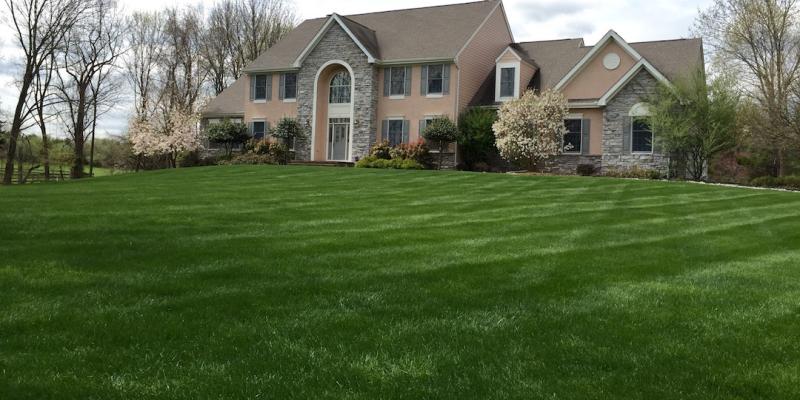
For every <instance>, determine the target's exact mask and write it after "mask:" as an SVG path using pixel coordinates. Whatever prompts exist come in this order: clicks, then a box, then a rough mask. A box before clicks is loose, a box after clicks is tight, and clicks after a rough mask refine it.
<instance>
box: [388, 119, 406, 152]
mask: <svg viewBox="0 0 800 400" xmlns="http://www.w3.org/2000/svg"><path fill="white" fill-rule="evenodd" d="M403 123H404V121H403V120H402V119H390V120H389V131H388V132H387V135H386V136H387V138H386V139H388V140H389V145H390V146H397V145H398V144H400V143H403Z"/></svg>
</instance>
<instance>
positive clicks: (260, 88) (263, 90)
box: [253, 75, 267, 100]
mask: <svg viewBox="0 0 800 400" xmlns="http://www.w3.org/2000/svg"><path fill="white" fill-rule="evenodd" d="M255 79H256V83H255V89H256V90H255V93H254V96H253V97H254V98H255V99H256V100H265V99H266V98H267V76H266V75H256V78H255Z"/></svg>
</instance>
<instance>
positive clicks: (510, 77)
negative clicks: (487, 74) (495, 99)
mask: <svg viewBox="0 0 800 400" xmlns="http://www.w3.org/2000/svg"><path fill="white" fill-rule="evenodd" d="M515 80H516V68H502V69H501V70H500V97H514V83H515V82H514V81H515Z"/></svg>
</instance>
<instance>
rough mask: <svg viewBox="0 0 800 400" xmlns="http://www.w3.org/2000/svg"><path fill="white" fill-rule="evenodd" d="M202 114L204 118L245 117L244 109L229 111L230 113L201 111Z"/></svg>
mask: <svg viewBox="0 0 800 400" xmlns="http://www.w3.org/2000/svg"><path fill="white" fill-rule="evenodd" d="M200 115H201V116H202V117H203V118H209V117H218V118H219V117H223V118H224V117H244V111H237V112H229V113H221V112H209V113H207V112H202V111H201V112H200Z"/></svg>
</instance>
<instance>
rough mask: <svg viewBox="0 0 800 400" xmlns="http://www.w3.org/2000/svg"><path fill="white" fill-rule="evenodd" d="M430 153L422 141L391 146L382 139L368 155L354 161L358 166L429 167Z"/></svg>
mask: <svg viewBox="0 0 800 400" xmlns="http://www.w3.org/2000/svg"><path fill="white" fill-rule="evenodd" d="M431 164H432V162H431V154H430V150H429V149H428V145H426V144H425V142H423V141H418V142H413V143H400V144H399V145H397V146H391V145H390V144H389V142H388V141H386V140H383V141H380V142H377V143H375V145H374V146H372V148H371V149H370V151H369V156H367V157H364V158H362V159H360V160H358V162H356V167H358V168H391V169H426V168H430V167H431Z"/></svg>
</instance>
